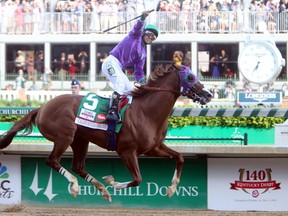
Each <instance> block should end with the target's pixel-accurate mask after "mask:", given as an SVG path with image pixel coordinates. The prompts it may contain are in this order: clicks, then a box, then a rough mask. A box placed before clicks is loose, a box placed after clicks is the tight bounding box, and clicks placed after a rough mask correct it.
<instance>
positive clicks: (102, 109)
mask: <svg viewBox="0 0 288 216" xmlns="http://www.w3.org/2000/svg"><path fill="white" fill-rule="evenodd" d="M109 103H110V98H107V97H101V96H99V95H97V94H95V93H88V94H87V95H86V96H85V97H84V98H83V99H82V102H81V104H80V106H79V107H78V112H77V115H76V118H75V123H76V124H78V125H82V126H84V127H89V128H92V129H100V130H105V131H107V136H108V137H107V138H108V146H109V150H111V151H114V150H115V146H116V134H115V132H116V133H119V131H120V129H121V126H122V122H119V123H117V124H116V123H113V122H109V125H108V122H107V121H106V115H107V114H108V110H109ZM131 103H132V97H131V96H121V98H120V101H119V109H120V111H119V113H120V115H121V119H122V121H123V120H124V113H125V111H126V109H127V108H128V106H129V105H130V104H131Z"/></svg>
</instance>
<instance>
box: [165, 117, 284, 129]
mask: <svg viewBox="0 0 288 216" xmlns="http://www.w3.org/2000/svg"><path fill="white" fill-rule="evenodd" d="M286 119H287V118H286V117H226V116H225V117H212V116H211V117H210V116H171V117H170V118H169V120H168V122H169V126H170V127H173V128H178V127H183V126H191V125H200V126H223V127H254V128H271V127H274V126H275V124H281V123H283V122H284V121H285V120H286Z"/></svg>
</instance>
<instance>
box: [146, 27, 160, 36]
mask: <svg viewBox="0 0 288 216" xmlns="http://www.w3.org/2000/svg"><path fill="white" fill-rule="evenodd" d="M145 30H149V31H152V32H153V33H154V34H155V36H156V37H158V34H159V29H158V27H157V26H155V25H153V24H147V25H146V26H145V28H144V31H145Z"/></svg>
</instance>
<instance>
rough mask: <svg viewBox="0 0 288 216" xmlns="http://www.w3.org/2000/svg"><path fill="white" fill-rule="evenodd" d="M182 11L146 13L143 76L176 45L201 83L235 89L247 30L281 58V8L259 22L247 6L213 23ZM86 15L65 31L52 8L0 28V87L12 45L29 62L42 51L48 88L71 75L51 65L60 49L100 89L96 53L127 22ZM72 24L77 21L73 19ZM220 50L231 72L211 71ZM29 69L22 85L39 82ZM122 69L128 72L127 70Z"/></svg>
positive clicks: (11, 76) (10, 77)
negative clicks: (107, 22)
mask: <svg viewBox="0 0 288 216" xmlns="http://www.w3.org/2000/svg"><path fill="white" fill-rule="evenodd" d="M183 13H184V12H183V11H181V12H179V14H178V15H177V22H175V20H171V19H169V18H168V17H169V12H165V14H164V13H163V12H160V11H156V12H153V13H151V15H150V16H149V17H148V18H147V22H148V23H154V24H156V25H157V26H158V27H159V29H160V35H159V37H158V38H157V40H156V41H155V42H154V43H153V44H152V45H151V46H148V47H147V63H146V75H147V76H149V73H150V72H151V70H153V67H154V66H155V65H156V64H158V63H170V62H172V61H173V53H174V51H181V52H182V53H183V61H184V58H185V56H186V58H188V59H189V62H190V63H191V69H192V70H193V71H194V72H195V73H196V74H197V75H198V76H199V77H200V79H201V80H202V81H203V82H204V84H205V85H206V86H207V88H211V87H212V86H213V85H215V84H216V85H218V86H220V87H223V86H225V83H226V82H227V80H232V81H233V82H234V83H235V86H236V88H237V89H238V90H243V77H242V75H241V74H240V72H239V70H238V66H237V58H238V55H239V53H240V52H241V49H242V48H243V47H244V44H245V40H246V39H247V37H248V36H252V37H253V38H254V39H255V40H257V39H258V38H261V39H263V38H264V39H265V38H266V37H272V38H273V39H274V40H275V42H276V46H277V47H278V49H279V50H280V52H281V54H282V56H283V58H285V59H287V41H288V40H287V33H288V23H287V21H286V16H287V15H286V12H285V13H279V12H271V14H272V15H271V16H269V17H272V16H273V17H274V19H273V20H272V19H270V18H269V19H268V18H267V19H264V20H262V21H261V22H260V21H259V20H258V19H256V18H257V17H259V15H257V16H256V15H255V13H252V12H251V11H245V10H243V11H237V14H235V12H233V11H229V12H227V11H220V12H219V13H218V18H219V19H218V21H217V23H213V22H214V21H213V19H212V17H211V16H208V15H203V14H202V15H203V17H204V18H205V19H204V18H202V19H200V17H199V13H197V14H196V13H194V12H191V13H190V14H189V20H188V21H187V20H186V21H185V20H183V17H185V16H184V15H185V14H183ZM88 15H89V14H85V13H84V15H83V20H82V21H81V23H80V26H81V28H76V29H73V28H72V26H68V28H67V31H66V32H63V31H59V29H57V22H58V21H59V19H60V18H59V17H58V16H59V15H58V14H56V13H54V12H51V13H50V12H49V13H44V14H43V15H42V16H41V19H40V22H41V23H40V25H39V28H38V29H37V31H32V32H22V33H21V34H17V33H16V32H1V33H2V34H1V41H0V58H1V60H2V64H0V88H1V89H2V90H3V89H5V88H6V87H7V86H9V85H14V84H15V78H16V77H17V75H18V74H17V72H16V71H15V62H14V61H15V58H16V54H17V51H19V50H21V51H23V52H24V54H25V57H26V58H28V55H29V54H31V53H32V54H33V58H34V61H35V64H36V58H37V57H38V54H39V53H40V52H43V53H44V58H43V59H42V64H43V68H49V69H51V70H52V71H53V72H54V73H53V75H52V82H53V84H52V87H51V90H67V89H70V81H71V76H70V75H69V72H67V74H64V75H63V74H60V72H59V68H57V64H58V62H59V59H60V55H61V53H62V52H65V53H66V56H67V58H68V59H69V58H74V59H75V62H76V63H77V67H78V68H77V69H78V71H77V72H76V75H75V76H76V78H78V79H79V80H81V81H83V83H84V84H85V88H86V89H87V90H90V89H100V90H101V89H105V88H106V87H107V80H106V78H105V77H104V75H103V74H102V72H101V62H102V59H103V58H105V55H107V54H108V53H109V51H110V50H111V49H112V48H113V47H114V46H115V45H116V44H117V42H119V41H120V40H121V39H122V38H123V37H125V36H126V34H127V33H128V32H129V31H130V30H131V28H132V26H133V22H129V23H127V24H125V25H123V26H120V27H118V28H115V29H114V30H113V31H108V32H106V33H103V30H105V29H97V30H96V29H91V28H90V26H87V25H88V24H89V25H91V21H90V22H89V21H88V18H89V16H88ZM90 15H91V14H90ZM121 15H124V17H126V19H127V17H132V16H131V14H121ZM118 16H119V15H118ZM90 18H91V17H90ZM220 18H221V19H220ZM224 18H225V20H224ZM276 18H277V19H276ZM184 21H185V22H184ZM122 22H123V19H120V18H119V17H118V22H117V25H118V24H121V23H122ZM203 22H204V24H203ZM223 23H225V26H223ZM71 25H72V24H71ZM203 25H204V27H203ZM77 26H78V27H79V23H78V25H77ZM212 27H213V28H212ZM221 50H225V51H226V53H227V55H228V57H229V58H228V61H227V62H226V64H227V67H226V69H227V68H228V69H229V71H230V72H232V73H226V71H225V72H224V74H221V75H220V76H218V77H213V76H212V74H211V68H212V66H211V65H212V64H211V62H210V60H211V58H212V57H213V56H215V55H216V54H218V53H219V54H220V52H221ZM81 52H85V53H86V54H87V55H86V57H85V69H84V70H81V69H80V67H81V57H80V53H81ZM3 62H4V63H3ZM219 64H220V63H219ZM34 71H35V73H34V75H33V77H30V78H29V77H28V75H27V72H26V88H27V89H28V88H29V86H33V85H38V86H39V87H41V85H42V84H41V83H42V80H41V75H42V73H43V71H37V69H36V65H35V66H34ZM125 72H126V73H128V74H129V72H130V71H129V70H127V71H125ZM287 72H288V71H287V67H286V66H285V67H283V69H282V71H281V74H280V75H279V76H278V77H277V79H276V80H275V82H274V83H273V87H274V89H275V90H277V91H282V86H283V85H284V84H285V83H286V82H287V81H288V80H287ZM130 78H131V81H134V78H133V76H130ZM252 87H253V90H255V91H257V90H259V89H260V88H261V86H258V85H256V84H252Z"/></svg>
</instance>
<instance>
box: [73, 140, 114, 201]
mask: <svg viewBox="0 0 288 216" xmlns="http://www.w3.org/2000/svg"><path fill="white" fill-rule="evenodd" d="M88 146H89V141H86V140H83V139H81V138H80V137H77V136H76V135H75V137H74V141H73V143H72V144H71V148H72V150H73V154H74V157H73V163H72V170H73V171H74V172H75V173H77V174H78V175H79V176H81V177H82V178H83V179H85V180H86V181H87V182H89V183H91V184H92V185H94V186H95V187H96V188H97V190H99V191H100V192H101V193H102V195H103V198H104V199H105V200H107V201H109V202H111V201H112V199H111V195H110V193H109V192H108V191H107V189H106V188H105V186H104V185H103V184H102V183H101V182H99V181H98V180H97V179H96V178H94V177H93V176H92V175H90V174H89V173H88V172H87V171H86V169H85V158H86V155H87V151H88Z"/></svg>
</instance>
